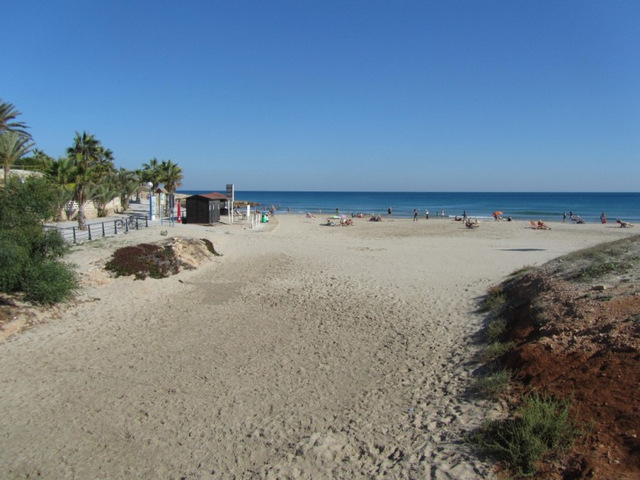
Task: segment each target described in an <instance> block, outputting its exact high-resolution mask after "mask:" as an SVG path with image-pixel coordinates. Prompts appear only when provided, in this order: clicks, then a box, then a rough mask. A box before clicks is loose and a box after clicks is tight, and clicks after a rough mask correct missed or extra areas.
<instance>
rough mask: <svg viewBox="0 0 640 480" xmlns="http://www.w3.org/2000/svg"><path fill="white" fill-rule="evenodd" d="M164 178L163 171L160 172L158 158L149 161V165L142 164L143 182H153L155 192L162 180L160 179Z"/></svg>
mask: <svg viewBox="0 0 640 480" xmlns="http://www.w3.org/2000/svg"><path fill="white" fill-rule="evenodd" d="M161 176H162V171H161V170H160V162H159V161H158V159H157V158H155V157H153V158H152V159H151V160H149V162H148V163H143V164H142V180H143V181H144V182H151V183H152V184H153V187H151V188H152V189H153V190H155V189H156V188H158V186H159V185H160V183H162V180H161V179H160V177H161Z"/></svg>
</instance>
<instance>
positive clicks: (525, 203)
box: [178, 189, 640, 223]
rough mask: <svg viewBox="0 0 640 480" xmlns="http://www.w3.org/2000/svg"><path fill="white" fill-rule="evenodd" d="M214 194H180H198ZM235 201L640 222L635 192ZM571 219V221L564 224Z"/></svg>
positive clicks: (319, 195) (242, 195)
mask: <svg viewBox="0 0 640 480" xmlns="http://www.w3.org/2000/svg"><path fill="white" fill-rule="evenodd" d="M211 191H220V192H224V190H223V189H218V190H179V191H178V193H180V194H185V195H197V194H201V193H209V192H211ZM235 198H236V200H243V201H251V202H256V203H260V204H263V205H267V206H269V207H270V206H271V205H273V206H274V207H275V208H276V210H277V213H285V212H290V213H296V214H298V213H305V212H307V211H309V212H314V213H319V212H321V213H325V212H327V213H328V212H335V210H336V208H337V209H338V210H339V211H340V212H341V213H346V214H350V213H359V212H362V213H366V214H371V213H376V214H381V215H384V214H387V212H388V209H389V207H391V210H392V215H393V216H396V217H401V218H402V217H410V216H412V215H413V211H414V209H417V210H418V212H419V214H420V218H425V216H426V214H425V211H426V210H428V211H429V217H430V219H435V218H441V217H440V214H441V213H442V210H443V209H444V213H445V216H444V218H450V217H455V216H461V215H462V214H463V213H464V212H466V213H467V215H468V216H470V217H475V218H491V215H492V213H493V212H494V211H501V212H503V217H504V218H507V217H512V218H513V219H514V220H529V219H536V220H544V221H562V217H563V213H565V212H566V213H567V215H569V213H570V212H573V213H574V214H576V215H579V216H580V217H581V218H583V219H584V220H585V221H586V222H588V223H596V222H600V215H601V214H602V213H603V212H605V213H606V215H607V218H608V219H609V220H610V221H614V222H615V219H616V218H622V219H624V220H626V221H629V222H633V223H640V193H636V192H610V193H606V192H562V193H557V192H327V191H306V192H305V191H300V192H293V191H255V190H237V191H236V192H235ZM567 221H569V220H567Z"/></svg>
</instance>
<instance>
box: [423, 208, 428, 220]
mask: <svg viewBox="0 0 640 480" xmlns="http://www.w3.org/2000/svg"><path fill="white" fill-rule="evenodd" d="M424 218H425V220H429V210H425V211H424Z"/></svg>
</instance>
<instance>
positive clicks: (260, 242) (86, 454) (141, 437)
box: [0, 214, 634, 479]
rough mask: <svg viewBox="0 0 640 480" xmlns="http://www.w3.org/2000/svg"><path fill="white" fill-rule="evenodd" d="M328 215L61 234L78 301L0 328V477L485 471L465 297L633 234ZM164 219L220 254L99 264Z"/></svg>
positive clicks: (474, 328) (486, 407)
mask: <svg viewBox="0 0 640 480" xmlns="http://www.w3.org/2000/svg"><path fill="white" fill-rule="evenodd" d="M323 222H324V218H322V217H321V216H318V218H315V219H308V218H305V217H304V215H294V214H290V215H276V217H275V221H274V222H273V223H270V224H268V225H267V227H266V228H260V229H256V230H251V229H249V228H248V226H247V224H241V223H238V224H233V225H226V224H217V225H215V226H194V225H176V226H167V225H165V226H160V225H152V226H151V227H150V228H149V229H145V230H144V231H142V230H141V231H136V232H131V233H130V234H128V235H122V236H118V237H111V238H106V239H102V240H98V241H95V242H91V243H88V244H84V245H81V246H78V247H74V248H73V251H72V253H71V256H70V257H69V260H70V261H72V262H74V263H76V264H77V265H78V271H79V273H80V275H81V277H82V280H83V285H84V286H83V290H82V292H81V295H80V296H79V297H78V299H77V301H76V302H75V303H74V304H73V305H69V306H64V307H61V308H60V309H59V311H58V312H56V313H55V315H53V314H52V312H49V315H50V316H51V318H48V319H46V321H45V322H44V323H42V324H39V325H37V326H35V327H34V328H31V329H29V330H27V331H25V332H23V333H21V334H19V335H16V336H13V337H12V338H11V339H10V340H9V341H7V342H5V343H4V344H0V349H2V354H1V356H0V358H2V360H0V382H2V384H3V385H5V388H3V389H2V391H1V392H0V406H1V407H2V408H3V409H4V411H7V412H11V415H6V416H4V418H1V419H0V430H2V431H3V432H4V433H5V442H6V448H4V449H3V451H2V452H1V453H0V472H2V473H3V476H4V477H16V476H27V475H35V474H36V473H37V472H39V473H40V474H41V475H42V476H44V477H48V478H50V477H63V476H65V477H70V478H88V477H104V476H106V477H124V476H143V477H172V476H180V475H193V476H196V477H197V476H199V475H201V476H202V475H205V474H207V475H211V476H213V477H214V478H225V477H230V476H233V475H236V476H240V477H242V476H256V477H259V478H268V477H275V476H279V477H287V478H310V477H315V478H320V477H323V478H327V477H333V478H354V477H366V478H370V477H372V476H376V475H383V474H387V475H394V476H396V477H397V478H413V477H425V476H428V475H429V472H431V474H433V475H436V476H438V478H451V479H453V478H456V479H475V478H478V477H481V478H492V474H491V466H490V465H487V464H485V463H483V462H482V461H481V460H479V459H478V458H476V457H475V456H474V455H473V453H472V452H471V451H470V449H469V448H468V447H467V446H466V445H465V444H464V443H463V442H462V437H463V436H464V433H465V432H466V431H468V430H470V429H472V428H474V427H475V426H478V425H479V424H481V423H482V421H483V420H485V419H486V418H487V417H489V418H491V417H494V416H496V415H499V414H500V412H499V410H497V409H496V407H495V406H494V405H491V404H490V403H488V402H487V401H485V400H482V399H480V398H473V397H470V396H468V395H467V392H468V390H469V388H470V386H471V385H472V382H473V378H474V370H475V368H477V364H476V363H475V361H474V359H473V355H474V352H475V351H477V349H478V348H479V346H478V345H477V344H476V343H475V340H474V338H475V336H476V334H477V332H478V331H479V329H480V327H481V325H482V322H483V316H482V315H481V314H479V313H477V310H476V308H477V302H478V299H479V298H480V297H481V296H482V295H483V294H484V293H485V292H486V290H487V288H488V287H489V286H491V285H494V284H496V283H498V282H499V281H501V280H502V279H503V278H504V277H505V276H506V275H509V274H510V273H511V272H513V271H515V270H517V269H518V268H521V267H523V266H525V265H541V264H543V263H545V262H546V261H547V260H550V259H552V258H556V257H558V256H560V255H563V254H566V253H569V252H571V251H574V250H577V249H580V248H585V247H588V246H592V245H595V244H597V243H602V242H605V241H608V240H615V239H617V238H623V237H626V236H631V235H633V234H634V232H633V230H634V229H622V228H617V227H613V225H611V228H604V229H603V228H601V225H596V224H586V225H580V226H579V227H578V228H576V227H574V226H573V225H569V224H567V225H563V224H562V223H561V222H560V223H558V224H557V225H556V224H553V225H552V230H549V231H535V230H533V229H531V228H530V227H527V223H528V222H524V221H517V222H495V221H493V220H491V221H488V222H483V223H482V225H481V226H480V228H478V229H474V230H469V229H466V228H464V226H463V225H462V224H461V222H454V221H450V222H428V221H424V220H422V221H419V222H412V220H411V219H396V220H394V221H383V222H379V223H377V222H369V221H368V220H367V219H356V222H355V225H354V226H350V227H340V228H338V227H326V226H321V224H322V223H323ZM583 227H584V228H583ZM162 230H166V231H168V235H167V237H164V236H161V233H160V232H161V231H162ZM174 236H185V237H192V238H207V239H209V240H211V241H212V243H213V244H214V246H215V248H216V250H218V251H219V252H221V253H222V254H223V256H222V257H215V258H212V259H209V260H208V261H206V262H205V263H204V264H203V265H202V266H201V267H200V268H198V269H197V270H191V271H188V270H184V271H182V272H180V273H179V274H178V275H175V276H173V277H169V278H167V279H163V280H153V279H148V280H145V281H135V280H133V279H131V278H111V277H110V276H109V275H107V274H106V272H104V271H103V270H102V266H103V265H104V263H105V262H106V261H107V260H108V259H109V257H110V255H111V253H112V252H113V251H114V250H115V249H116V248H119V247H121V246H124V245H129V244H137V243H143V242H153V241H159V240H162V239H166V238H171V237H174ZM46 315H47V312H44V316H45V317H46ZM115 459H117V462H116V461H115ZM211 472H215V473H213V474H212V473H211ZM434 472H435V473H434Z"/></svg>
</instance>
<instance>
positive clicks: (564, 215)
mask: <svg viewBox="0 0 640 480" xmlns="http://www.w3.org/2000/svg"><path fill="white" fill-rule="evenodd" d="M566 221H567V212H564V213H563V214H562V223H565V222H566Z"/></svg>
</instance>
